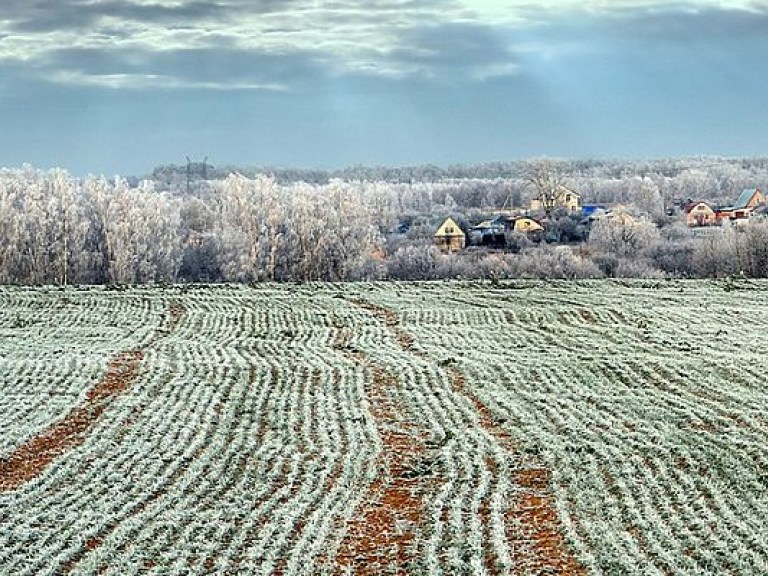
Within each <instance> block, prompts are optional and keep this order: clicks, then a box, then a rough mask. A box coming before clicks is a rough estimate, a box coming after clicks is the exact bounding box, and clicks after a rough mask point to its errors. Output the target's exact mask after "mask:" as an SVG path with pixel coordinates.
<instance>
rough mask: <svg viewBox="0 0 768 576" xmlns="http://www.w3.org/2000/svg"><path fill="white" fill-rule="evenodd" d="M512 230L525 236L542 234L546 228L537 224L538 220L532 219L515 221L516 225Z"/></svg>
mask: <svg viewBox="0 0 768 576" xmlns="http://www.w3.org/2000/svg"><path fill="white" fill-rule="evenodd" d="M512 230H514V231H515V232H521V233H524V234H531V233H534V232H542V231H543V230H544V227H543V226H542V225H541V224H539V223H538V222H536V220H533V219H532V218H517V219H516V220H514V225H513V226H512Z"/></svg>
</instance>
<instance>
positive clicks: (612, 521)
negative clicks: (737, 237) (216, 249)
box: [0, 281, 768, 575]
mask: <svg viewBox="0 0 768 576" xmlns="http://www.w3.org/2000/svg"><path fill="white" fill-rule="evenodd" d="M734 288H735V289H734ZM766 297H768V283H765V282H752V281H736V282H726V281H723V282H705V281H690V282H689V281H669V282H667V281H661V282H647V281H645V282H640V281H638V282H621V283H620V282H609V281H589V282H581V283H577V282H563V283H537V282H509V283H506V282H503V283H477V282H474V283H470V282H467V283H460V282H454V283H437V282H436V283H423V284H405V283H403V284H345V285H304V286H295V285H263V286H259V287H245V286H223V287H207V288H187V289H184V288H180V287H177V288H164V289H161V288H142V289H130V290H121V291H110V290H105V289H101V288H92V289H86V290H74V289H68V290H66V291H63V290H59V289H52V288H49V289H44V288H41V289H22V288H0V415H1V417H0V574H9V575H10V574H14V575H16V574H29V575H32V574H35V575H36V574H67V573H73V574H115V575H117V574H120V575H123V574H139V573H140V574H210V573H222V574H237V573H242V574H265V575H266V574H285V575H288V574H446V575H451V574H557V573H559V574H579V573H593V574H729V573H733V574H766V573H768V522H766V520H765V519H766V518H768V415H766V408H768V376H766V374H768V355H767V354H766V345H767V344H768V341H767V340H766V333H768V332H767V329H768V306H766Z"/></svg>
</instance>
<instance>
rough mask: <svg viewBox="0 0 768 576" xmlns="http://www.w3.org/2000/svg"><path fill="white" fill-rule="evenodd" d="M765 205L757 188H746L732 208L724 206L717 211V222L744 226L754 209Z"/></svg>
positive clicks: (762, 195)
mask: <svg viewBox="0 0 768 576" xmlns="http://www.w3.org/2000/svg"><path fill="white" fill-rule="evenodd" d="M765 203H766V198H765V195H764V194H763V193H762V192H761V191H760V190H759V189H758V188H747V189H745V190H743V191H742V193H741V194H740V195H739V197H738V198H737V199H736V202H735V203H734V204H733V206H724V207H722V208H719V209H718V210H717V213H716V216H717V221H718V222H722V221H724V220H731V221H732V222H734V223H736V224H745V223H746V222H747V219H748V218H749V217H750V216H752V213H753V212H754V210H755V208H758V207H759V206H762V205H764V204H765Z"/></svg>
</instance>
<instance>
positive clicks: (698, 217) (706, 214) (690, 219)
mask: <svg viewBox="0 0 768 576" xmlns="http://www.w3.org/2000/svg"><path fill="white" fill-rule="evenodd" d="M717 220H718V217H717V213H716V212H715V210H714V209H713V208H712V206H710V205H709V204H707V203H706V202H691V203H690V204H688V205H687V206H686V207H685V223H686V224H687V225H688V226H690V227H694V226H711V225H712V224H716V223H717Z"/></svg>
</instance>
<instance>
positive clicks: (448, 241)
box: [434, 217, 467, 252]
mask: <svg viewBox="0 0 768 576" xmlns="http://www.w3.org/2000/svg"><path fill="white" fill-rule="evenodd" d="M466 240H467V238H466V234H464V231H463V230H462V229H461V228H460V227H459V225H458V224H456V221H455V220H454V219H453V218H450V217H448V218H446V219H445V221H444V222H443V223H442V224H441V225H440V227H439V228H438V229H437V231H436V232H435V235H434V243H435V246H437V247H438V248H440V250H442V251H443V252H458V251H459V250H461V249H462V248H464V245H465V244H466Z"/></svg>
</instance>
